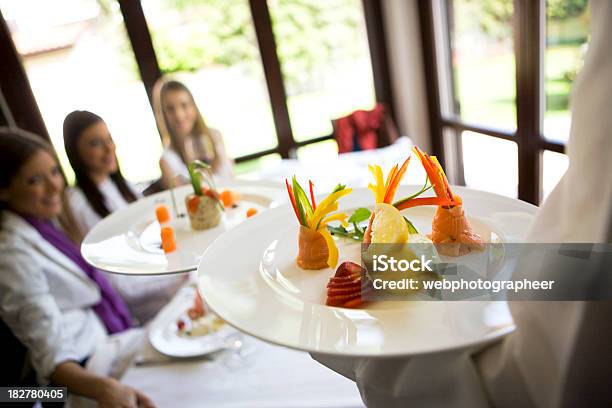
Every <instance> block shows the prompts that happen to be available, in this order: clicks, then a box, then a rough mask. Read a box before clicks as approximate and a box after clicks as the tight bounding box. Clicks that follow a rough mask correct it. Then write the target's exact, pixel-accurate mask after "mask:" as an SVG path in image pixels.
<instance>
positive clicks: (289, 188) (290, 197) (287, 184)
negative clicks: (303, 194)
mask: <svg viewBox="0 0 612 408" xmlns="http://www.w3.org/2000/svg"><path fill="white" fill-rule="evenodd" d="M285 185H286V186H287V193H289V201H291V206H292V207H293V212H295V216H296V217H297V219H298V221H300V215H299V213H298V210H297V205H296V204H295V196H294V195H293V189H292V188H291V186H290V185H289V182H288V181H287V179H285ZM300 224H301V221H300Z"/></svg>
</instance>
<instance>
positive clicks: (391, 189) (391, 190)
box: [383, 157, 410, 204]
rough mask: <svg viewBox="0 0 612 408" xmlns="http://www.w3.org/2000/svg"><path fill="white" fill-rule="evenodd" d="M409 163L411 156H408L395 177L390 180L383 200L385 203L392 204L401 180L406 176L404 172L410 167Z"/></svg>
mask: <svg viewBox="0 0 612 408" xmlns="http://www.w3.org/2000/svg"><path fill="white" fill-rule="evenodd" d="M408 163H410V157H408V158H407V159H406V160H405V161H404V164H402V167H400V169H399V170H398V171H397V173H395V174H394V175H393V178H392V179H391V181H390V182H389V186H388V187H387V191H386V193H385V198H384V200H383V202H384V203H387V204H391V202H392V201H393V197H394V196H395V192H396V191H397V188H398V187H399V183H400V181H402V178H403V177H404V173H406V169H407V168H408Z"/></svg>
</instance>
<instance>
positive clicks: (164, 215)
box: [155, 205, 170, 224]
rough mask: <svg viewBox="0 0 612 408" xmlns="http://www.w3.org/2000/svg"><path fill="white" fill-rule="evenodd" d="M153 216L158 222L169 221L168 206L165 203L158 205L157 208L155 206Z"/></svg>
mask: <svg viewBox="0 0 612 408" xmlns="http://www.w3.org/2000/svg"><path fill="white" fill-rule="evenodd" d="M155 217H156V218H157V221H158V222H159V223H160V224H163V223H164V222H168V221H170V211H168V207H166V206H165V205H158V206H157V208H155Z"/></svg>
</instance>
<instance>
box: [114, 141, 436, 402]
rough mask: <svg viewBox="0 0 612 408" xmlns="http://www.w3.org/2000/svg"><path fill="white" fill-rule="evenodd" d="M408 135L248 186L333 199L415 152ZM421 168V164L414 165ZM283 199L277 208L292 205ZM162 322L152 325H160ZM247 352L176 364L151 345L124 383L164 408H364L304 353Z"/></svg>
mask: <svg viewBox="0 0 612 408" xmlns="http://www.w3.org/2000/svg"><path fill="white" fill-rule="evenodd" d="M411 147H412V143H411V141H410V139H409V138H408V137H401V138H399V139H398V140H397V141H396V142H395V143H394V144H392V145H390V146H386V147H383V148H379V149H376V150H371V151H361V152H353V153H345V154H341V155H338V156H337V157H333V158H330V157H325V156H315V157H314V158H312V157H311V158H310V159H309V160H297V159H284V160H281V161H277V162H274V163H272V164H269V165H266V166H263V167H262V168H260V169H258V170H257V171H256V172H252V173H249V174H245V175H241V176H240V178H241V179H242V180H264V181H272V182H278V183H279V184H280V183H284V180H285V179H287V178H290V177H292V176H293V175H295V176H297V177H298V178H299V179H311V180H313V182H314V183H315V186H316V191H317V192H319V193H326V192H328V191H331V189H333V188H334V187H335V186H336V185H337V184H338V183H342V184H346V185H348V186H350V187H364V186H367V184H368V180H369V179H370V175H369V171H368V165H369V164H379V165H381V166H382V167H383V168H390V167H391V166H392V165H394V164H396V163H400V164H401V163H402V162H403V161H404V160H405V159H406V158H407V157H408V156H409V154H410V148H411ZM414 168H417V166H414ZM406 179H407V180H408V181H407V183H408V184H419V183H422V182H423V180H424V173H423V172H422V171H421V172H420V169H418V168H417V169H416V170H415V171H413V172H408V174H407V176H406ZM284 204H285V203H284V202H283V200H282V199H281V200H280V202H277V203H276V205H284ZM155 324H156V323H155V319H154V320H153V321H152V322H151V323H150V324H149V325H148V326H149V327H152V326H154V325H155ZM240 343H241V344H240V347H239V348H235V349H234V348H230V349H226V350H222V351H219V352H216V353H212V354H209V355H204V356H200V357H196V358H173V357H168V356H165V355H163V354H161V353H159V352H158V351H156V350H155V349H154V348H153V346H152V345H151V343H150V341H149V340H148V339H147V340H146V341H145V342H144V344H143V346H142V349H141V350H140V351H139V352H138V354H137V355H136V357H135V358H134V360H133V362H132V364H131V365H130V366H129V368H128V369H127V371H126V372H125V374H124V375H123V377H122V382H123V383H125V384H127V385H129V386H132V387H134V388H136V389H138V390H140V391H142V392H143V393H145V394H146V395H147V396H148V397H150V398H151V399H152V400H153V401H154V402H155V404H156V405H157V406H159V407H170V406H177V404H178V405H180V406H181V407H220V408H223V407H251V408H257V407H262V408H263V407H267V408H272V407H283V408H290V407H311V408H315V407H329V408H350V407H363V406H364V405H363V402H362V399H361V396H360V394H359V391H358V389H357V387H356V385H355V383H354V382H353V381H351V380H348V379H347V378H345V377H343V376H341V375H340V374H338V373H336V372H334V371H332V370H330V369H328V368H327V367H325V366H323V365H321V364H319V363H318V362H316V361H315V360H313V359H312V358H311V356H310V355H309V354H308V353H306V352H303V351H298V350H292V349H289V348H285V347H282V346H278V345H274V344H270V343H266V342H263V341H261V340H258V339H256V338H254V337H251V336H248V335H246V334H243V335H241V338H240Z"/></svg>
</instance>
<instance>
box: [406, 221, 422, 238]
mask: <svg viewBox="0 0 612 408" xmlns="http://www.w3.org/2000/svg"><path fill="white" fill-rule="evenodd" d="M404 221H406V226H407V227H408V234H410V235H412V234H418V233H419V231H417V229H416V228H415V227H414V225H412V223H411V222H410V220H409V219H408V218H406V217H404Z"/></svg>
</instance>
